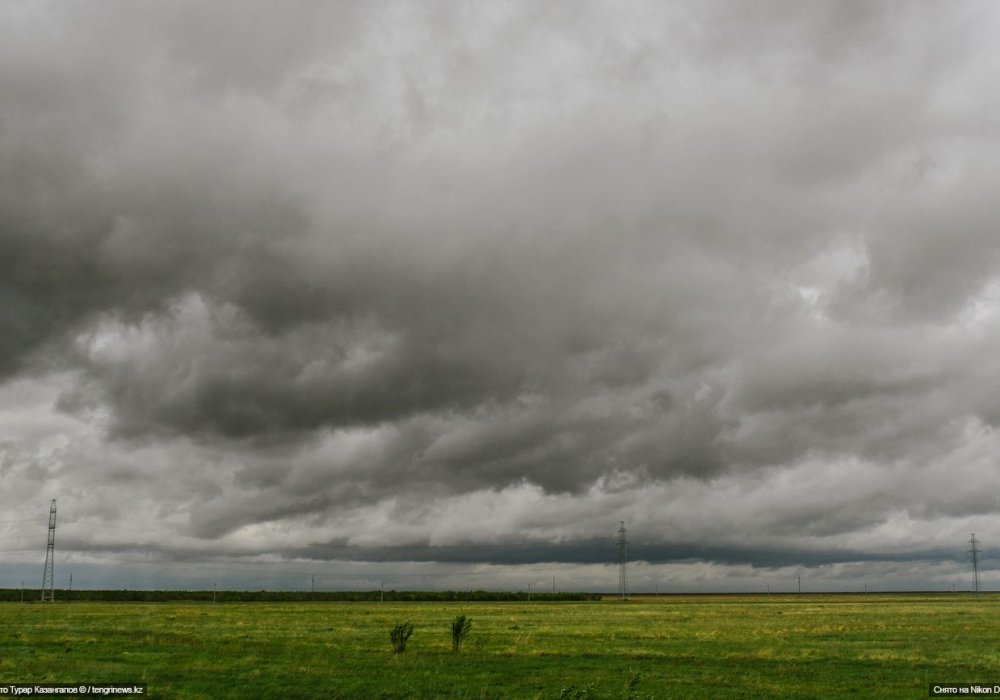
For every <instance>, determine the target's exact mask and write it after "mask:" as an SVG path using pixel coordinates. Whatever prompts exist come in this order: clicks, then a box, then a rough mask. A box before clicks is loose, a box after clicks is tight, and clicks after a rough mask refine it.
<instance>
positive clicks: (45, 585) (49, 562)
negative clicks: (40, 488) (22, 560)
mask: <svg viewBox="0 0 1000 700" xmlns="http://www.w3.org/2000/svg"><path fill="white" fill-rule="evenodd" d="M55 568H56V499H54V498H53V499H52V506H51V507H50V508H49V544H48V546H47V547H46V548H45V571H44V572H43V573H42V600H43V601H45V600H48V601H50V602H51V601H54V600H55V599H56V598H55V576H56V572H55Z"/></svg>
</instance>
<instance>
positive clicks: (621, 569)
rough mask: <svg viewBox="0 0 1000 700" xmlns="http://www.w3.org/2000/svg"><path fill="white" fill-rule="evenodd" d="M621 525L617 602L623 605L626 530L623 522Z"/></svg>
mask: <svg viewBox="0 0 1000 700" xmlns="http://www.w3.org/2000/svg"><path fill="white" fill-rule="evenodd" d="M621 523H622V526H621V527H620V528H618V600H620V601H621V602H623V603H624V602H627V601H628V539H626V535H628V530H626V529H625V521H624V520H622V521H621Z"/></svg>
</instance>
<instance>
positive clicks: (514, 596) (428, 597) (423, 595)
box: [0, 588, 601, 603]
mask: <svg viewBox="0 0 1000 700" xmlns="http://www.w3.org/2000/svg"><path fill="white" fill-rule="evenodd" d="M40 598H41V591H40V590H39V589H37V588H36V589H34V590H31V589H27V588H26V589H24V591H23V599H24V602H26V603H28V602H32V603H34V602H39V599H40ZM21 599H22V591H21V589H20V588H0V602H17V601H20V600H21ZM600 599H601V596H600V594H596V593H523V592H513V591H316V592H312V591H263V590H262V591H152V590H128V589H122V590H117V591H90V590H75V591H70V590H60V589H56V591H55V600H56V602H57V603H58V602H70V601H107V602H114V601H120V602H142V603H159V602H167V601H174V602H183V601H207V602H212V601H213V600H215V602H218V603H249V602H262V603H279V602H290V603H304V602H309V601H329V602H378V601H380V600H384V601H385V602H419V601H423V602H449V601H472V602H474V601H512V602H527V601H529V600H530V601H588V600H600Z"/></svg>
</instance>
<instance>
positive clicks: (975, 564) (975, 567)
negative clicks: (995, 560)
mask: <svg viewBox="0 0 1000 700" xmlns="http://www.w3.org/2000/svg"><path fill="white" fill-rule="evenodd" d="M978 543H979V541H978V540H977V539H976V533H974V532H973V533H972V537H970V538H969V558H970V559H972V590H973V592H975V594H976V595H979V593H980V591H981V590H982V589H981V588H980V587H979V548H978V547H977V546H976V545H977V544H978Z"/></svg>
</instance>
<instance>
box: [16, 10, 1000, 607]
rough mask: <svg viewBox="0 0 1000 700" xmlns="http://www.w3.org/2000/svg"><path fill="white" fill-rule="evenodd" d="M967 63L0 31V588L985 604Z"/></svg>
mask: <svg viewBox="0 0 1000 700" xmlns="http://www.w3.org/2000/svg"><path fill="white" fill-rule="evenodd" d="M998 45H1000V6H998V5H997V4H996V3H991V2H962V3H916V2H899V3H897V2H809V3H803V2H798V1H797V0H796V1H791V0H789V1H787V2H753V3H746V2H674V3H663V2H628V3H620V2H614V3H612V2H607V3H581V2H550V3H537V2H488V3H487V2H483V3H458V2H454V3H452V2H429V3H427V2H420V3H402V2H400V3H395V2H380V3H361V2H358V3H351V2H338V3H326V2H302V3H252V2H213V3H204V2H200V1H199V2H159V3H154V2H125V1H121V2H98V3H61V2H58V3H57V2H52V3H46V2H28V1H23V2H22V1H19V0H15V1H13V2H6V3H3V4H2V6H0V95H2V99H0V478H2V484H3V488H2V516H0V562H2V563H3V565H4V566H3V567H2V571H3V572H4V573H3V574H2V575H0V586H16V585H19V582H20V580H22V579H27V580H28V582H29V584H31V585H37V583H36V582H35V581H34V579H38V580H39V581H40V578H41V568H42V562H43V561H44V543H45V534H46V533H45V524H46V522H47V516H48V506H49V501H50V499H52V498H58V503H59V535H58V538H57V545H58V551H59V558H58V563H57V566H58V567H59V568H58V569H57V576H56V579H57V584H58V585H65V583H66V582H65V581H64V578H65V577H66V575H67V574H68V572H70V571H77V572H79V573H78V578H77V584H76V585H78V586H80V585H82V586H84V587H99V586H109V587H121V586H138V585H148V586H166V585H171V586H173V585H184V586H187V585H190V586H205V585H208V582H213V581H222V582H223V583H228V584H229V585H232V586H247V587H251V588H256V587H264V586H265V585H266V586H270V587H301V586H303V585H306V583H307V580H308V577H310V576H313V575H317V576H318V577H319V581H320V583H321V584H322V585H323V586H325V587H341V588H366V587H375V586H377V585H378V582H379V581H383V582H385V583H386V584H387V585H392V586H394V587H397V588H431V587H433V588H473V587H483V588H490V587H495V588H524V587H526V586H527V585H528V584H529V583H534V584H535V585H542V584H543V583H544V585H549V582H550V579H551V577H552V576H556V577H557V578H558V582H557V585H559V587H560V588H574V589H579V588H587V589H594V590H600V589H604V590H614V588H615V586H616V585H617V573H616V571H615V568H614V563H615V561H616V557H617V552H616V549H615V545H614V539H615V531H616V529H617V527H618V523H619V521H621V520H624V521H626V523H627V525H628V527H629V530H630V533H631V539H632V557H633V558H634V559H636V560H637V561H636V564H635V566H634V568H633V575H632V585H633V588H646V589H649V590H652V589H653V587H654V586H658V587H659V590H661V591H662V590H671V589H672V590H732V589H745V590H757V589H763V588H764V587H765V585H772V586H773V587H780V586H782V585H787V586H792V585H793V583H792V581H793V580H794V579H795V577H796V576H797V575H798V574H799V573H800V572H803V571H804V572H806V573H804V574H803V578H804V580H809V581H811V583H812V585H813V586H815V587H816V588H817V589H819V588H822V589H827V590H832V589H839V590H858V589H861V588H862V587H863V586H864V585H866V584H867V585H870V586H871V587H873V588H874V587H879V586H881V587H884V588H907V587H909V588H914V587H916V588H938V589H940V588H948V589H950V588H951V587H952V586H957V587H959V588H960V589H961V588H966V589H967V588H968V586H969V582H970V580H971V579H970V575H969V566H968V563H967V561H966V558H965V553H964V550H965V549H966V547H967V541H968V538H969V535H970V533H972V532H975V533H977V536H978V537H979V539H980V540H981V541H982V544H983V546H984V548H985V561H984V566H985V569H986V571H985V572H984V574H983V578H984V581H985V582H986V585H987V586H988V587H995V586H997V585H1000V571H996V570H995V569H996V568H997V567H998V566H1000V561H998V558H997V557H998V553H1000V549H998V544H997V543H998V541H1000V470H998V455H1000V450H998V448H1000V439H998V435H997V432H996V427H997V424H998V422H1000V391H998V388H1000V235H998V231H997V222H998V221H1000V197H998V196H997V193H998V191H1000V119H998V117H1000V88H998V85H1000V81H998V77H1000V52H998V51H997V49H996V47H997V46H998ZM258 584H260V585H259V586H258Z"/></svg>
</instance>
